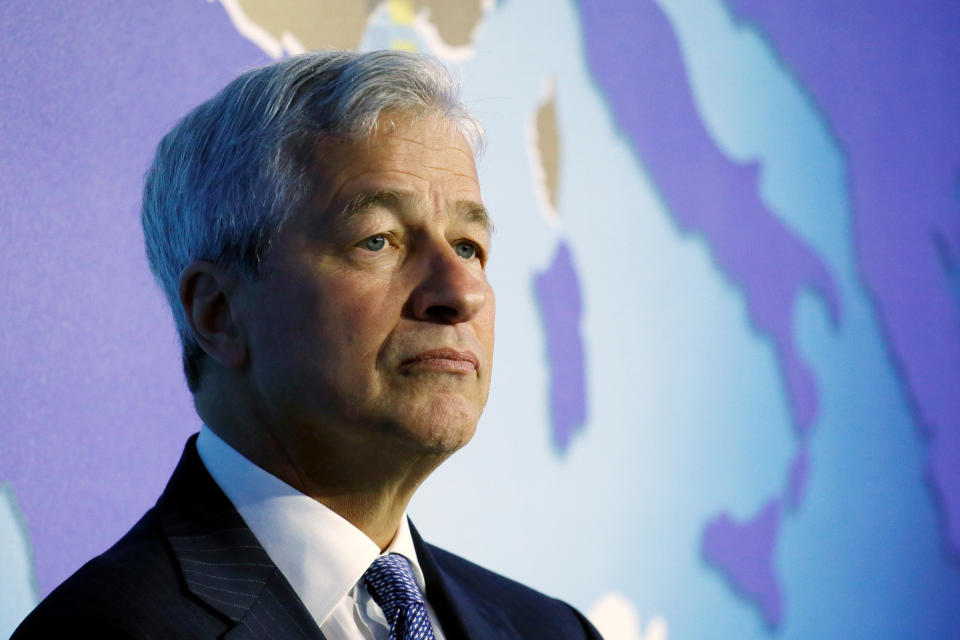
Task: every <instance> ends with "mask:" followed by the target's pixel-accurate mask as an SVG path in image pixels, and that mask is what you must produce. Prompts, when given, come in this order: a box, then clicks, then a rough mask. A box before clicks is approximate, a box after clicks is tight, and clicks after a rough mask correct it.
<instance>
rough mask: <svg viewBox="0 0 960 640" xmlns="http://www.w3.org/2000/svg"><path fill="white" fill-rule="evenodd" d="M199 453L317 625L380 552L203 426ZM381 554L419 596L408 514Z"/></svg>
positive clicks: (420, 576)
mask: <svg viewBox="0 0 960 640" xmlns="http://www.w3.org/2000/svg"><path fill="white" fill-rule="evenodd" d="M197 453H198V454H199V455H200V459H201V460H202V461H203V464H204V466H205V467H206V468H207V471H208V472H209V473H210V475H211V477H213V479H214V481H215V482H216V483H217V485H219V486H220V488H221V489H222V490H223V492H224V494H226V496H227V498H229V499H230V502H232V503H233V506H234V507H235V508H236V509H237V511H238V512H239V513H240V516H241V517H242V518H243V520H244V522H246V524H247V526H248V527H250V531H251V532H252V533H253V535H254V536H255V537H256V538H257V540H258V541H259V542H260V545H261V546H262V547H263V549H264V551H266V552H267V555H268V556H270V559H271V560H272V561H273V563H274V564H275V565H277V568H278V569H279V570H280V573H282V574H283V576H284V577H285V578H286V579H287V582H289V583H290V586H291V587H292V588H293V590H294V592H296V594H297V596H299V597H300V600H301V601H303V604H304V605H305V606H306V608H307V610H308V611H309V612H310V614H311V615H312V616H313V618H314V620H316V622H317V624H318V625H322V624H323V622H324V621H325V620H326V619H327V617H328V616H329V615H330V613H331V612H332V611H333V609H334V607H336V606H337V603H339V602H340V600H341V599H342V598H343V597H344V596H346V595H347V594H348V593H349V592H350V590H351V589H353V587H354V585H356V584H357V582H358V581H359V580H360V578H361V577H363V574H364V572H365V571H366V570H367V568H368V567H369V566H370V564H371V563H372V562H373V561H374V559H376V557H377V556H378V555H380V548H379V547H378V546H377V544H376V543H374V542H373V540H371V539H370V538H368V537H367V535H366V534H364V533H363V532H362V531H360V530H359V529H357V528H356V527H355V526H353V525H352V524H351V523H350V522H348V521H347V520H345V519H344V518H342V517H341V516H340V515H338V514H337V513H336V512H334V511H333V510H331V509H329V508H328V507H326V506H324V505H323V504H321V503H319V502H317V501H316V500H314V499H313V498H310V497H309V496H306V495H304V494H303V493H300V492H299V491H297V490H296V489H294V488H293V487H291V486H290V485H288V484H286V483H285V482H283V481H282V480H280V479H279V478H277V477H276V476H274V475H272V474H270V473H268V472H267V471H264V470H263V469H261V468H260V467H258V466H257V465H255V464H254V463H252V462H251V461H250V460H248V459H247V458H245V457H244V456H243V455H241V454H240V453H239V452H238V451H237V450H236V449H234V448H233V447H231V446H230V445H229V444H227V443H226V442H224V441H223V440H222V439H221V438H220V437H219V436H217V434H215V433H214V432H213V431H212V430H211V429H210V428H209V427H207V426H206V425H204V427H203V428H202V429H201V430H200V436H199V438H198V439H197ZM384 553H399V554H401V555H403V556H404V557H406V558H407V560H409V561H410V565H411V567H412V569H413V574H414V578H415V579H416V581H417V585H418V586H419V587H420V590H421V591H425V585H424V579H423V571H422V570H421V569H420V563H419V562H418V561H417V554H416V549H415V548H414V546H413V538H412V536H411V535H410V526H409V524H408V522H407V518H406V514H404V516H403V517H402V518H401V520H400V525H399V528H398V530H397V534H396V535H395V536H394V539H393V541H392V542H391V543H390V546H389V547H387V549H386V551H384Z"/></svg>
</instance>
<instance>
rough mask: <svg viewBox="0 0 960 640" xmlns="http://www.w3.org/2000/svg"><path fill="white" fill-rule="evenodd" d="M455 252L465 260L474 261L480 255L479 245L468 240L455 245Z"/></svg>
mask: <svg viewBox="0 0 960 640" xmlns="http://www.w3.org/2000/svg"><path fill="white" fill-rule="evenodd" d="M453 250H454V251H456V252H457V255H458V256H460V257H461V258H463V259H464V260H473V259H474V258H476V257H477V254H478V250H477V245H475V244H473V243H472V242H467V241H466V240H461V241H460V242H458V243H456V244H455V245H453Z"/></svg>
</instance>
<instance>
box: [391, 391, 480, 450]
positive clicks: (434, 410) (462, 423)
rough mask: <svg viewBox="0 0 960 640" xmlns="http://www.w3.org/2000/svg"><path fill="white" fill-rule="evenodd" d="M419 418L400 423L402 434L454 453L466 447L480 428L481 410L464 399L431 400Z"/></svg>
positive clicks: (428, 448) (420, 442) (429, 446)
mask: <svg viewBox="0 0 960 640" xmlns="http://www.w3.org/2000/svg"><path fill="white" fill-rule="evenodd" d="M418 413H419V415H418V416H417V417H416V419H415V420H413V421H411V422H409V423H407V424H406V425H398V426H399V429H398V431H399V432H400V435H401V437H403V438H404V439H406V440H408V441H410V442H413V443H415V444H416V445H417V446H419V447H422V448H423V449H425V450H427V451H431V452H435V453H445V454H448V455H449V454H451V453H453V452H454V451H456V450H458V449H460V448H462V447H463V446H464V445H466V444H467V443H468V442H470V440H471V438H473V434H474V433H475V432H476V430H477V421H478V420H479V419H480V410H479V409H478V408H477V407H476V406H470V405H468V403H466V402H464V401H463V400H462V399H459V401H450V400H445V399H438V400H434V401H433V402H430V403H429V405H428V406H427V407H425V408H424V410H423V411H421V412H418Z"/></svg>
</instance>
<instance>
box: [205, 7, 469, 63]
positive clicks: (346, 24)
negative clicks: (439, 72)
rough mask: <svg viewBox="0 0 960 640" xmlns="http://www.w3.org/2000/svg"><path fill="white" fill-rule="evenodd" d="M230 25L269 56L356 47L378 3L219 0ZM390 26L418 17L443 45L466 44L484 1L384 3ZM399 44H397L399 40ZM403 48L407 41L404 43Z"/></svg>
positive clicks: (462, 45)
mask: <svg viewBox="0 0 960 640" xmlns="http://www.w3.org/2000/svg"><path fill="white" fill-rule="evenodd" d="M221 3H222V4H223V6H224V8H225V9H226V11H227V14H228V15H229V16H230V19H231V21H232V22H233V23H234V25H235V26H236V28H237V30H238V31H239V32H240V33H241V34H242V35H243V36H245V37H247V38H249V39H251V40H253V42H254V43H255V44H257V45H258V46H259V47H260V48H262V49H263V50H264V51H265V52H266V53H267V54H269V55H271V56H273V57H274V58H279V57H280V56H281V55H283V52H284V51H286V52H287V53H291V54H295V53H301V52H303V51H306V50H310V49H356V48H357V46H358V45H359V44H360V42H361V40H362V39H363V34H364V31H365V29H366V27H367V22H368V20H369V18H370V16H371V14H372V12H373V11H374V10H375V9H376V8H377V6H378V4H377V3H372V2H358V1H357V0H221ZM383 4H384V5H385V7H386V10H387V11H388V13H389V15H390V18H391V20H392V21H393V22H395V23H397V24H402V25H411V24H414V22H415V21H416V19H417V17H418V16H422V18H423V20H424V21H426V22H428V23H429V25H430V26H432V28H433V29H435V30H436V32H437V34H438V35H439V37H440V39H441V40H442V41H443V44H444V45H446V46H449V47H452V48H462V47H466V46H468V45H469V44H470V42H471V38H472V36H473V33H474V31H475V30H476V28H477V25H478V24H479V23H480V20H481V19H482V18H483V16H484V3H483V2H482V0H455V1H453V2H449V1H447V2H445V1H443V0H387V2H385V3H383ZM397 44H400V43H399V42H398V43H397ZM403 44H404V45H405V46H408V45H409V43H406V41H404V42H403Z"/></svg>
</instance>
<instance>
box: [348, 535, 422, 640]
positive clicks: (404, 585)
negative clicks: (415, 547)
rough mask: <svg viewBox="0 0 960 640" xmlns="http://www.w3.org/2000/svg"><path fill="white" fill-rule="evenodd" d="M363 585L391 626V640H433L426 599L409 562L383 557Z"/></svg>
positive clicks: (368, 570)
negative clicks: (425, 604)
mask: <svg viewBox="0 0 960 640" xmlns="http://www.w3.org/2000/svg"><path fill="white" fill-rule="evenodd" d="M363 581H364V582H365V583H366V585H367V591H369V592H370V595H371V596H373V600H374V602H376V603H377V604H378V605H380V608H381V609H383V615H384V616H386V618H387V622H389V623H390V640H433V627H432V626H431V625H430V618H429V616H427V610H426V608H425V607H424V602H423V596H422V595H420V589H419V588H418V587H417V583H416V581H415V580H414V579H413V572H412V571H411V570H410V563H409V562H407V559H406V558H404V557H403V556H401V555H398V554H396V553H388V554H387V555H385V556H380V557H379V558H377V559H376V560H374V561H373V564H371V565H370V568H369V569H367V572H366V573H364V574H363Z"/></svg>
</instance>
